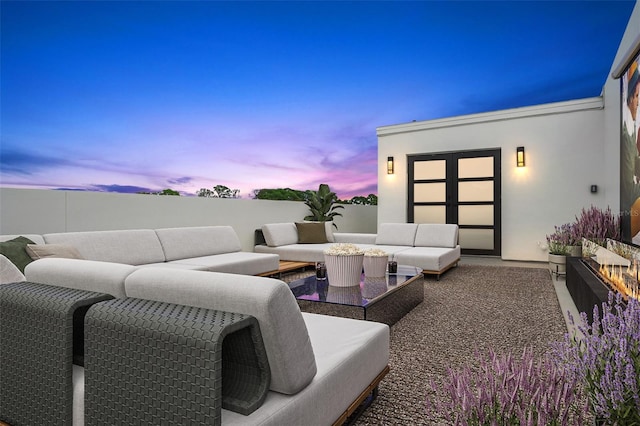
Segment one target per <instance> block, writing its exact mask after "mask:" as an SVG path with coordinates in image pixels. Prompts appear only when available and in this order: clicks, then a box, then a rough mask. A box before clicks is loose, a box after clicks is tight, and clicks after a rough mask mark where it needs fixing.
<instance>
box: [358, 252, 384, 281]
mask: <svg viewBox="0 0 640 426" xmlns="http://www.w3.org/2000/svg"><path fill="white" fill-rule="evenodd" d="M387 263H389V257H388V256H386V255H385V256H365V257H364V260H363V261H362V265H363V266H364V276H365V277H384V275H385V273H386V272H387Z"/></svg>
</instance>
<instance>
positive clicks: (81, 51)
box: [0, 0, 635, 199]
mask: <svg viewBox="0 0 640 426" xmlns="http://www.w3.org/2000/svg"><path fill="white" fill-rule="evenodd" d="M634 5H635V2H633V1H533V2H528V1H447V2H440V1H410V2H403V1H393V2H385V1H358V2H349V1H338V2H331V1H304V2H302V1H294V2H286V1H278V2H272V1H259V2H249V1H235V2H224V1H161V2H155V1H95V2H94V1H86V2H85V1H43V2H34V1H5V0H3V1H2V2H1V3H0V15H1V16H0V19H1V22H0V23H1V27H0V31H1V33H0V46H1V50H0V186H1V187H10V188H39V189H65V190H85V191H111V192H139V191H145V192H154V191H161V190H163V189H165V188H171V189H174V190H176V191H179V192H180V193H181V194H182V195H194V194H195V193H196V192H197V191H198V190H199V189H200V188H212V187H213V186H215V185H224V186H227V187H229V188H231V189H239V190H240V195H241V196H242V197H243V198H252V197H253V192H254V190H257V189H261V188H293V189H298V190H307V189H317V188H318V185H319V184H321V183H327V184H329V185H330V187H331V189H332V190H333V191H334V192H336V193H337V195H338V196H339V197H340V198H341V199H350V198H351V197H353V196H358V195H362V196H367V195H368V194H372V193H373V194H376V193H377V175H378V169H379V168H382V167H384V165H383V164H378V162H377V149H378V148H377V136H376V128H377V127H381V126H387V125H393V124H401V123H407V122H412V121H414V120H416V121H422V120H431V119H437V118H444V117H452V116H458V115H466V114H475V113H482V112H488V111H495V110H501V109H508V108H518V107H525V106H530V105H538V104H543V103H549V102H558V101H567V100H573V99H581V98H587V97H592V96H599V95H600V94H601V91H602V87H603V85H604V83H605V81H606V79H607V75H608V73H609V72H610V69H611V66H612V63H613V60H614V57H615V54H616V51H617V49H618V46H619V44H620V41H621V39H622V35H623V33H624V30H625V28H626V25H627V22H628V20H629V17H630V15H631V12H632V10H633V7H634ZM424 152H429V147H428V146H426V145H425V147H424Z"/></svg>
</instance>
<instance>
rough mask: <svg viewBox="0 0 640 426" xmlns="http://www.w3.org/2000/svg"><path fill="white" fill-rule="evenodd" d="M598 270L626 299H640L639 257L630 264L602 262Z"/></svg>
mask: <svg viewBox="0 0 640 426" xmlns="http://www.w3.org/2000/svg"><path fill="white" fill-rule="evenodd" d="M598 272H599V273H600V275H601V276H602V277H603V278H604V280H605V281H606V282H607V283H608V284H609V285H610V287H611V288H612V289H613V290H616V291H618V292H619V293H621V294H622V296H623V297H624V298H625V299H627V300H628V299H629V298H632V299H637V300H640V283H639V282H638V281H639V280H638V279H639V278H640V277H639V274H640V267H639V266H638V260H637V259H634V260H633V262H631V263H629V266H622V265H608V264H606V263H601V264H600V269H599V270H598Z"/></svg>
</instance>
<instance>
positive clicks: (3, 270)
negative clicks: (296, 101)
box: [0, 254, 25, 284]
mask: <svg viewBox="0 0 640 426" xmlns="http://www.w3.org/2000/svg"><path fill="white" fill-rule="evenodd" d="M24 280H25V278H24V275H23V274H22V272H20V270H19V269H18V267H17V266H16V265H14V264H13V262H11V261H10V260H9V259H7V258H6V257H5V256H3V255H1V254H0V284H9V283H17V282H22V281H24Z"/></svg>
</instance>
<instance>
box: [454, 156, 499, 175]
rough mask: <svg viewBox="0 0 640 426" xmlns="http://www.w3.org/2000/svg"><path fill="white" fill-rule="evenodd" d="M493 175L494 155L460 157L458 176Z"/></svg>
mask: <svg viewBox="0 0 640 426" xmlns="http://www.w3.org/2000/svg"><path fill="white" fill-rule="evenodd" d="M475 177H493V157H475V158H459V159H458V178H475Z"/></svg>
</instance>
